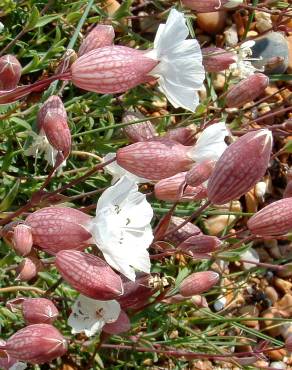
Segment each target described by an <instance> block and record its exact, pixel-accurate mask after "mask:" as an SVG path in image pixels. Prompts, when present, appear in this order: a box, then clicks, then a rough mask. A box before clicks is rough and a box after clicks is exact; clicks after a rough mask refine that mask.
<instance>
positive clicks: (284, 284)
mask: <svg viewBox="0 0 292 370" xmlns="http://www.w3.org/2000/svg"><path fill="white" fill-rule="evenodd" d="M274 286H275V287H276V288H277V289H278V290H280V292H281V293H284V294H285V293H290V294H291V292H292V283H290V282H289V281H287V280H283V279H280V278H278V277H276V278H275V279H274Z"/></svg>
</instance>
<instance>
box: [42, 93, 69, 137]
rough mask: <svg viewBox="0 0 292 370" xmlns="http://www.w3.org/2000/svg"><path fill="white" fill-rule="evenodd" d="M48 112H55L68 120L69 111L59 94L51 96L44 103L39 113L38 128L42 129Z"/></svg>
mask: <svg viewBox="0 0 292 370" xmlns="http://www.w3.org/2000/svg"><path fill="white" fill-rule="evenodd" d="M48 113H54V114H56V115H58V116H61V117H62V118H63V119H64V120H66V121H67V112H66V110H65V107H64V104H63V102H62V100H61V99H60V98H59V97H58V96H57V95H52V96H50V97H49V98H48V99H47V100H46V101H45V102H44V104H43V105H42V107H41V109H40V110H39V111H38V114H37V129H38V131H40V130H41V129H42V127H43V123H44V119H45V117H46V115H47V114H48Z"/></svg>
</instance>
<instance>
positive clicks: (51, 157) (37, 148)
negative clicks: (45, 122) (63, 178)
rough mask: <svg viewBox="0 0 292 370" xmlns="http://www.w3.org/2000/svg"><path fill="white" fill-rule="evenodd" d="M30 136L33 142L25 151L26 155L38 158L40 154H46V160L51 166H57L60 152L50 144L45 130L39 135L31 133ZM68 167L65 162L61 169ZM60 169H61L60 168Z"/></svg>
mask: <svg viewBox="0 0 292 370" xmlns="http://www.w3.org/2000/svg"><path fill="white" fill-rule="evenodd" d="M30 135H31V136H32V137H33V142H32V143H31V145H30V146H29V148H27V149H26V150H25V151H24V154H25V155H27V156H33V157H35V158H36V157H38V155H39V154H42V153H44V154H45V160H46V161H47V162H48V163H49V164H50V165H51V166H55V163H56V158H57V155H58V150H56V149H55V148H53V147H52V145H51V144H50V143H49V141H48V139H47V137H46V134H45V132H44V130H41V131H40V132H39V134H36V133H35V132H33V131H32V132H31V133H30ZM64 166H66V161H63V162H62V164H61V165H60V167H64ZM60 167H59V168H60Z"/></svg>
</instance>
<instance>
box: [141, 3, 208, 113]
mask: <svg viewBox="0 0 292 370" xmlns="http://www.w3.org/2000/svg"><path fill="white" fill-rule="evenodd" d="M188 35H189V30H188V27H187V26H186V21H185V18H184V15H183V14H182V13H180V12H178V11H177V10H175V9H172V10H171V12H170V14H169V17H168V19H167V22H166V24H161V25H160V26H159V28H158V31H157V34H156V36H155V40H154V49H153V50H151V51H150V52H148V53H147V54H146V55H147V56H148V57H150V58H152V59H155V60H158V61H159V62H160V63H158V65H157V66H156V67H155V68H154V69H153V70H152V71H151V72H150V73H149V74H150V75H151V76H154V77H156V78H158V83H159V88H160V90H161V91H162V92H163V93H164V94H165V95H166V97H167V99H168V100H169V101H170V103H171V104H172V105H173V106H174V107H175V108H178V107H182V108H185V109H188V110H190V111H195V109H196V107H197V106H198V104H199V96H198V90H200V89H201V88H202V85H203V81H204V79H205V71H204V67H203V65H202V53H201V49H200V45H199V43H198V42H197V40H186V38H187V36H188Z"/></svg>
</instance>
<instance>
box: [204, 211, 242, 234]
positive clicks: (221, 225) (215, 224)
mask: <svg viewBox="0 0 292 370" xmlns="http://www.w3.org/2000/svg"><path fill="white" fill-rule="evenodd" d="M235 219H236V216H234V215H220V216H212V217H210V218H208V219H207V220H205V221H204V225H205V227H206V228H207V229H208V233H209V234H210V235H218V234H220V233H221V232H222V231H223V230H224V229H225V228H226V227H227V226H229V225H231V224H232V223H233V222H234V221H235Z"/></svg>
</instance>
